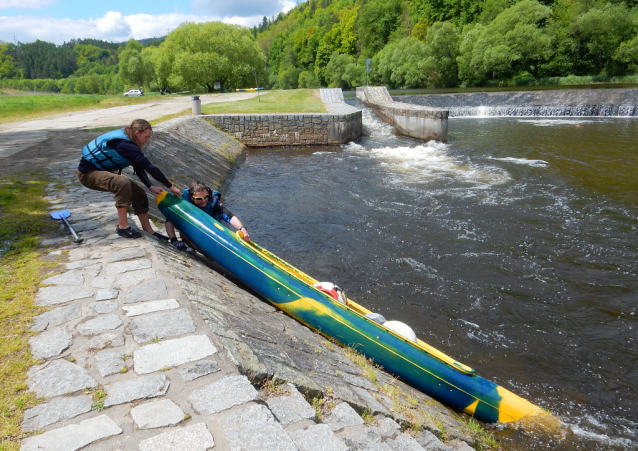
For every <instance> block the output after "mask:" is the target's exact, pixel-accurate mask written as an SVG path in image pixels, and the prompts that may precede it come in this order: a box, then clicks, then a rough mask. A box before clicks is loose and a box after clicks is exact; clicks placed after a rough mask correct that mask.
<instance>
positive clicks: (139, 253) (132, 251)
mask: <svg viewBox="0 0 638 451" xmlns="http://www.w3.org/2000/svg"><path fill="white" fill-rule="evenodd" d="M145 255H146V251H145V250H144V249H142V248H141V247H131V248H128V249H123V250H121V251H117V252H113V253H111V254H110V255H109V256H108V257H107V258H106V261H107V262H109V263H114V262H121V261H124V260H132V259H134V258H139V257H144V256H145Z"/></svg>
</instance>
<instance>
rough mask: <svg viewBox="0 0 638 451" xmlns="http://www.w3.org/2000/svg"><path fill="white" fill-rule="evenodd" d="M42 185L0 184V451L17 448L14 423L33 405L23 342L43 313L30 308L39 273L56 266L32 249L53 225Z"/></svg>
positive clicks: (27, 182)
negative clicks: (0, 246)
mask: <svg viewBox="0 0 638 451" xmlns="http://www.w3.org/2000/svg"><path fill="white" fill-rule="evenodd" d="M46 184H47V181H46V180H43V179H36V180H33V179H32V180H0V243H6V242H9V243H10V244H9V246H8V247H9V249H8V250H7V252H6V253H5V254H4V255H3V256H1V257H0V450H3V451H4V450H12V451H13V450H18V449H19V448H20V442H19V441H18V440H17V438H18V437H20V436H21V429H20V423H21V421H22V417H23V416H24V412H25V410H26V409H28V408H30V407H33V406H34V405H36V404H37V402H38V401H37V399H36V396H35V395H34V394H33V393H29V392H27V391H26V388H27V383H26V381H27V375H26V372H27V370H28V369H29V367H30V366H31V365H33V364H35V363H37V361H36V360H35V359H34V358H33V357H32V356H31V351H30V349H29V343H28V340H29V338H31V337H32V336H33V334H34V333H33V332H31V331H30V330H29V328H30V327H31V322H32V320H33V317H34V316H35V315H37V314H39V313H41V312H43V311H44V310H45V309H43V308H42V307H37V306H35V304H34V299H35V292H36V290H37V289H38V284H39V283H40V281H41V280H42V279H43V275H42V274H43V270H44V269H45V268H51V267H55V266H57V262H46V261H44V259H42V258H41V257H42V252H40V251H38V249H37V247H38V237H39V235H40V234H41V233H43V232H45V231H47V230H50V229H51V228H52V227H55V226H56V224H55V223H54V222H53V221H52V220H50V219H49V214H48V211H47V209H46V207H47V205H48V203H47V202H46V201H44V200H43V199H42V197H43V193H44V188H45V187H46Z"/></svg>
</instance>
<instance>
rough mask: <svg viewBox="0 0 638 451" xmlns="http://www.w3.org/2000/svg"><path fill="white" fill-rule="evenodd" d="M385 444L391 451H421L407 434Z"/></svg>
mask: <svg viewBox="0 0 638 451" xmlns="http://www.w3.org/2000/svg"><path fill="white" fill-rule="evenodd" d="M386 443H387V444H388V445H389V446H390V448H392V450H393V451H395V450H396V451H423V447H422V446H421V445H419V443H418V442H417V441H416V440H414V439H413V438H412V437H410V436H409V435H408V434H399V436H398V437H397V438H395V439H394V440H392V441H388V442H386ZM470 449H471V448H470Z"/></svg>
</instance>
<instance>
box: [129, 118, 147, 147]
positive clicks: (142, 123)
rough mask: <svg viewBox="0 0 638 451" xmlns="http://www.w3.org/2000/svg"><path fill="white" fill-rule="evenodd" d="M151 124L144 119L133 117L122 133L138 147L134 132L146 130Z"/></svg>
mask: <svg viewBox="0 0 638 451" xmlns="http://www.w3.org/2000/svg"><path fill="white" fill-rule="evenodd" d="M152 129H153V127H151V124H149V122H148V121H147V120H146V119H135V120H134V121H133V122H131V125H129V126H128V127H126V128H125V129H124V134H125V135H126V136H128V137H129V138H130V139H131V140H132V141H133V142H134V143H135V144H137V145H138V146H139V147H140V148H141V147H142V146H140V144H139V143H138V142H137V140H136V139H135V132H140V133H142V132H145V131H146V130H152Z"/></svg>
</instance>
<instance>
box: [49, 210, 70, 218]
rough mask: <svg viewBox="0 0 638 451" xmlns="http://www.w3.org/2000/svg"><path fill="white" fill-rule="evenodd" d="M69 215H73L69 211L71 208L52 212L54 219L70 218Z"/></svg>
mask: <svg viewBox="0 0 638 451" xmlns="http://www.w3.org/2000/svg"><path fill="white" fill-rule="evenodd" d="M69 216H71V213H69V210H58V211H52V212H51V217H52V218H53V219H64V218H68V217H69Z"/></svg>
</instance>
